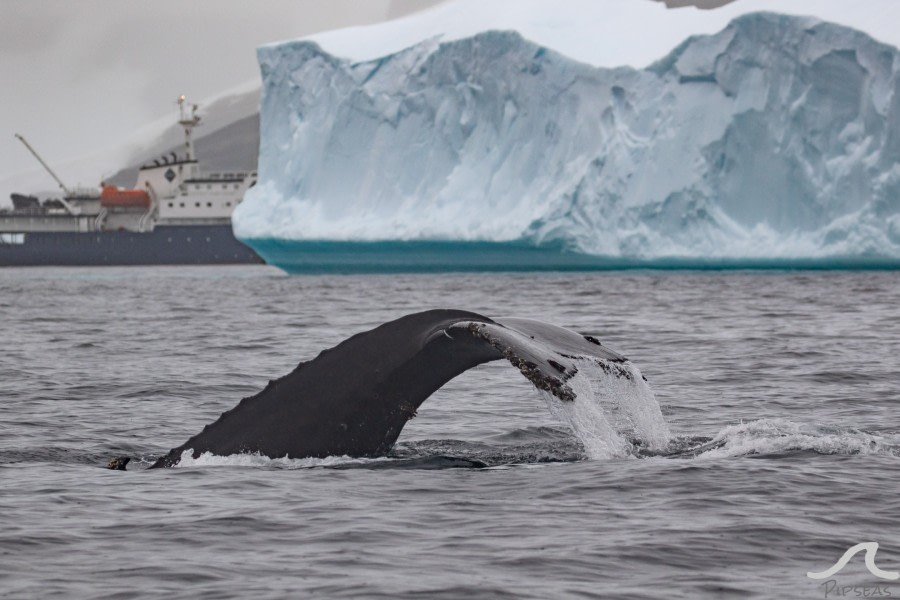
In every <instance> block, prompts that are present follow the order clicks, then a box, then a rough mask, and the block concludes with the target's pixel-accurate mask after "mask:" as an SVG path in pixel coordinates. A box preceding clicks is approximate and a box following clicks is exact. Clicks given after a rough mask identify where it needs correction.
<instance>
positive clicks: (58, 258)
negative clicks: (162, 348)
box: [0, 225, 263, 267]
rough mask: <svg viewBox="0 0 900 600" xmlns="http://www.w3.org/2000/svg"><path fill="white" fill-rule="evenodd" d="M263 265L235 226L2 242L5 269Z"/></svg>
mask: <svg viewBox="0 0 900 600" xmlns="http://www.w3.org/2000/svg"><path fill="white" fill-rule="evenodd" d="M262 262H263V260H262V259H261V258H260V257H259V256H258V255H257V254H256V253H255V252H254V251H253V250H251V249H250V248H248V247H247V246H245V245H244V244H242V243H240V242H239V241H237V239H235V237H234V233H232V230H231V225H178V226H175V225H162V226H157V227H156V228H155V229H154V230H153V232H152V233H135V232H131V231H102V232H94V233H75V232H65V233H49V232H48V233H26V234H24V239H22V240H21V243H8V240H7V242H4V241H3V238H2V237H0V266H2V267H13V266H51V265H53V266H93V265H210V264H252V263H262Z"/></svg>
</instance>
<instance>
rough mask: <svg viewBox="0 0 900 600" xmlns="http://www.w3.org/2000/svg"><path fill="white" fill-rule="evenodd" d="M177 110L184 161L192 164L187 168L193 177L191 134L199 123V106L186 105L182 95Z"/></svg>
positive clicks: (194, 165)
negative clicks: (182, 139) (182, 133)
mask: <svg viewBox="0 0 900 600" xmlns="http://www.w3.org/2000/svg"><path fill="white" fill-rule="evenodd" d="M178 108H179V109H180V110H181V118H180V119H179V120H178V124H179V125H181V126H182V127H184V151H185V154H186V156H185V160H186V161H188V162H189V163H194V164H191V165H189V166H188V170H189V172H190V173H191V175H193V174H194V171H195V170H196V160H195V159H194V138H193V132H194V127H196V126H197V124H198V123H200V115H198V114H197V109H198V108H199V106H198V105H196V104H188V103H187V100H186V98H185V97H184V94H182V95H181V96H179V97H178Z"/></svg>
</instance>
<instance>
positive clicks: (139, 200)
mask: <svg viewBox="0 0 900 600" xmlns="http://www.w3.org/2000/svg"><path fill="white" fill-rule="evenodd" d="M100 206H102V207H104V208H150V195H149V194H148V193H147V192H145V191H143V190H123V189H119V188H117V187H115V186H113V185H107V186H103V191H102V192H100Z"/></svg>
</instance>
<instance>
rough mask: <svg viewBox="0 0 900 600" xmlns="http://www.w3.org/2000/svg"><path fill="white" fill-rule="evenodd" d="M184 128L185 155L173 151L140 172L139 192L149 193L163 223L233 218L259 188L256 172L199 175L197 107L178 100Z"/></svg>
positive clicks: (180, 123) (199, 221)
mask: <svg viewBox="0 0 900 600" xmlns="http://www.w3.org/2000/svg"><path fill="white" fill-rule="evenodd" d="M178 106H179V108H180V109H181V118H180V119H179V121H178V123H179V125H181V126H182V127H183V128H184V154H183V155H182V156H179V155H178V154H177V153H176V152H172V153H171V154H170V155H169V156H163V157H161V158H159V159H156V160H154V161H153V162H152V163H150V164H146V165H144V166H142V167H141V168H140V170H139V171H138V180H137V185H136V186H135V188H136V189H139V190H146V191H147V192H148V193H149V194H150V197H151V198H152V199H153V203H154V205H155V206H156V208H157V211H158V212H157V215H156V218H157V221H158V222H160V223H186V222H190V223H201V222H204V221H209V222H215V221H225V220H230V219H231V213H232V212H233V211H234V209H235V207H236V206H237V205H238V204H239V203H240V201H241V200H242V199H243V198H244V193H245V192H246V191H247V190H248V189H250V188H251V187H253V186H254V185H256V173H255V172H251V173H241V172H231V173H200V172H199V171H198V169H197V159H196V158H195V155H194V144H193V129H194V127H196V126H197V124H198V123H199V122H200V117H199V116H198V115H197V105H196V104H193V105H189V104H188V103H187V102H186V101H185V98H184V96H181V97H180V98H179V99H178Z"/></svg>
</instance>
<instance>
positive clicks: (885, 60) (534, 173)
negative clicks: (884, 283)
mask: <svg viewBox="0 0 900 600" xmlns="http://www.w3.org/2000/svg"><path fill="white" fill-rule="evenodd" d="M401 37H402V36H401ZM370 46H371V44H370ZM370 50H371V48H370ZM576 54H577V52H576ZM258 56H259V62H260V66H261V71H262V79H263V88H262V98H261V110H260V119H261V131H260V136H261V138H260V139H261V141H260V155H259V176H260V178H259V184H258V185H257V186H256V187H255V188H253V189H251V190H250V192H248V194H247V197H246V198H245V200H244V202H243V203H242V204H241V205H240V206H239V207H238V209H237V210H236V211H235V214H234V227H235V233H236V234H237V235H238V237H239V238H241V239H242V240H244V241H245V242H246V243H248V244H249V245H251V246H252V247H253V248H254V249H255V250H257V252H259V253H260V254H261V255H262V256H263V257H264V258H266V259H267V260H269V261H270V262H272V263H274V264H276V265H278V266H282V267H283V268H285V269H287V270H289V271H290V270H309V269H313V270H315V268H316V267H315V265H316V264H318V265H319V266H320V267H321V265H322V264H323V262H322V261H325V263H328V264H329V265H330V266H329V267H328V268H329V269H330V268H332V267H335V268H339V265H343V266H344V268H349V269H350V270H353V267H352V266H350V267H348V265H352V263H353V261H354V260H358V259H359V257H360V256H370V255H372V254H373V253H378V252H382V253H387V256H388V259H386V260H387V262H384V261H382V262H380V263H379V262H378V261H375V262H371V261H370V259H368V258H367V259H366V261H369V262H366V261H363V263H364V265H365V266H364V270H378V269H379V268H380V267H379V265H380V266H381V267H384V266H385V265H386V264H387V265H393V266H396V267H398V268H404V269H408V268H409V267H410V266H411V264H413V263H415V262H416V260H419V261H420V263H419V264H420V266H422V264H425V265H426V266H425V268H426V270H427V269H431V268H435V269H443V268H467V267H471V268H515V266H512V265H513V262H514V261H512V259H510V253H513V254H515V255H516V256H517V257H518V258H517V259H516V260H519V261H524V263H522V262H520V263H517V264H519V266H521V265H522V264H526V265H527V264H530V265H532V266H534V265H544V266H545V267H546V268H560V267H566V266H571V267H573V268H590V267H592V266H594V267H600V268H606V267H618V266H667V265H672V266H704V265H710V266H716V265H720V266H721V265H735V266H767V265H772V266H784V265H806V266H816V265H833V266H834V265H838V266H840V265H846V266H889V267H897V266H900V78H898V71H900V53H898V51H897V50H896V49H895V48H894V47H892V46H890V45H887V44H884V43H881V42H878V41H876V40H875V39H873V38H872V37H870V36H869V35H867V34H865V33H863V32H860V31H857V30H854V29H852V28H849V27H846V26H842V25H837V24H834V23H829V22H825V21H822V20H819V19H817V18H811V17H803V16H794V15H784V14H775V13H752V14H745V15H742V16H740V17H738V18H736V19H734V20H732V21H731V22H730V23H729V24H728V25H727V26H726V27H725V28H724V29H722V30H720V31H718V32H717V33H712V34H701V35H692V36H690V37H688V38H687V39H686V40H684V41H683V42H682V43H681V44H680V45H678V46H677V47H675V48H674V49H673V50H671V51H670V52H669V53H668V54H667V55H665V56H664V57H662V58H661V59H659V60H656V61H655V62H652V63H651V64H649V65H646V66H644V67H643V68H637V67H633V66H621V67H608V66H597V65H596V63H597V62H600V61H598V60H592V61H591V62H592V63H594V64H591V63H588V62H582V61H580V60H576V59H574V58H571V57H570V56H567V55H565V54H562V53H561V52H559V51H557V50H555V49H553V48H550V47H548V46H547V45H543V44H540V43H537V42H535V41H531V40H529V39H527V38H526V37H523V35H522V34H521V33H519V32H517V31H499V30H487V31H481V32H477V33H474V34H473V35H468V36H466V35H461V36H455V37H454V36H450V38H449V39H448V37H447V36H443V37H441V36H439V37H432V38H427V39H424V40H421V41H418V42H416V43H414V44H412V45H410V46H408V47H405V48H403V49H400V50H397V51H395V52H392V53H390V54H387V55H383V56H378V57H376V58H366V59H363V60H354V59H351V58H341V57H339V56H336V55H334V54H331V53H329V52H327V51H325V50H324V49H323V48H322V47H321V46H320V45H319V44H318V43H316V41H312V40H300V41H292V42H285V43H280V44H273V45H269V46H265V47H262V48H260V49H259V51H258ZM582 58H583V57H582ZM538 251H543V253H541V252H538ZM492 252H493V253H494V256H495V259H496V260H487V262H485V259H484V257H485V256H489V255H491V253H492ZM547 253H550V254H552V255H553V256H557V257H564V258H560V259H559V260H554V259H548V258H547V256H548V254H547ZM410 254H413V255H417V256H418V258H417V259H408V258H407V259H398V258H397V257H402V256H404V255H410ZM451 254H452V255H455V256H456V259H453V260H450V259H448V258H447V257H448V256H449V255H451ZM354 257H355V258H354ZM329 261H330V262H329ZM410 261H412V262H410ZM421 261H424V263H422V262H421ZM448 261H449V262H448ZM511 261H512V262H511ZM363 263H360V264H363ZM335 265H338V266H337V267H336V266H335Z"/></svg>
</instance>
